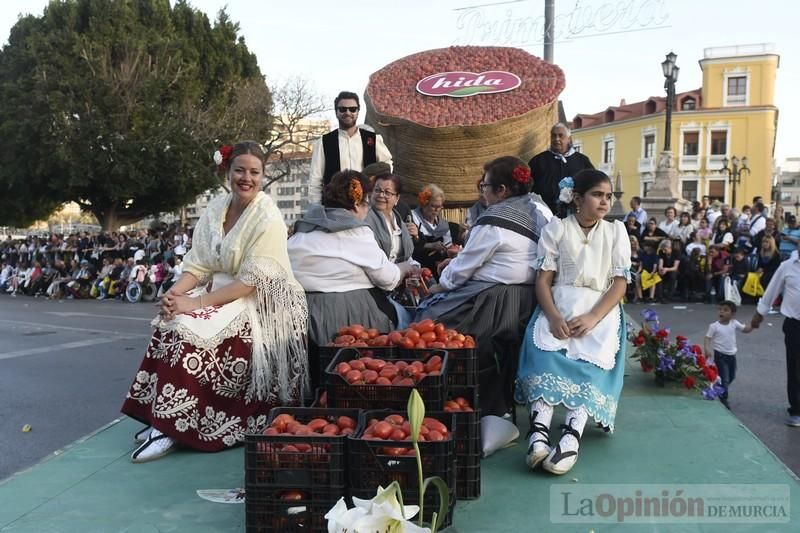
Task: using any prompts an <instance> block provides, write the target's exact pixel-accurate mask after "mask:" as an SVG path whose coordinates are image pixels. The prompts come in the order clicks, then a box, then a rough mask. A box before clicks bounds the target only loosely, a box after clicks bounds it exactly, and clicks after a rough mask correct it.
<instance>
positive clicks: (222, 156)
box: [214, 145, 233, 170]
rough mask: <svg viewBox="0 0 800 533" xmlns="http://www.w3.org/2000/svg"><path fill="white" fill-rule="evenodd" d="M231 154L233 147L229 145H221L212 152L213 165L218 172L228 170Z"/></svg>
mask: <svg viewBox="0 0 800 533" xmlns="http://www.w3.org/2000/svg"><path fill="white" fill-rule="evenodd" d="M232 153H233V146H230V145H222V146H220V147H219V149H218V150H217V151H216V152H214V163H215V164H216V165H217V169H218V170H226V169H227V168H228V163H229V162H230V160H231V154H232Z"/></svg>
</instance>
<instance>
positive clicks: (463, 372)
mask: <svg viewBox="0 0 800 533" xmlns="http://www.w3.org/2000/svg"><path fill="white" fill-rule="evenodd" d="M444 353H446V354H447V356H448V361H449V363H450V364H449V366H448V369H447V385H448V386H450V387H472V386H475V385H478V350H477V349H475V348H447V349H441V348H412V349H408V348H398V349H397V351H396V354H395V357H397V358H408V359H422V360H424V359H427V358H428V357H430V356H431V355H439V356H441V357H442V359H444V355H443V354H444Z"/></svg>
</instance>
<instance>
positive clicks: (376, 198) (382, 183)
mask: <svg viewBox="0 0 800 533" xmlns="http://www.w3.org/2000/svg"><path fill="white" fill-rule="evenodd" d="M402 192H403V189H402V187H401V184H400V179H399V178H397V176H394V175H393V174H381V175H379V176H377V177H376V178H375V185H374V186H373V188H372V198H371V202H370V204H371V205H370V207H371V208H370V210H369V213H368V214H367V220H366V222H367V225H369V227H370V229H371V230H372V233H374V234H375V240H376V241H378V245H379V246H380V247H381V250H383V252H384V253H385V254H386V256H387V257H388V258H389V261H391V262H392V263H402V262H404V261H408V259H409V258H410V257H411V254H412V253H413V252H414V241H413V239H414V238H416V237H417V236H418V234H419V230H418V228H417V226H416V224H407V223H405V222H403V220H402V219H401V218H400V214H399V213H398V212H397V211H396V210H395V207H396V206H397V202H398V201H399V199H400V195H401V194H402Z"/></svg>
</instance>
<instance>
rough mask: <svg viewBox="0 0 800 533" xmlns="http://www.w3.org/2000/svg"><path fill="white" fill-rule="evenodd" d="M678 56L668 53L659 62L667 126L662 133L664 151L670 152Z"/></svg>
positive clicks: (678, 69)
mask: <svg viewBox="0 0 800 533" xmlns="http://www.w3.org/2000/svg"><path fill="white" fill-rule="evenodd" d="M676 59H678V56H677V55H676V54H675V53H673V52H670V53H668V54H667V58H666V59H665V60H664V61H662V62H661V70H662V71H663V72H664V89H665V90H666V91H667V124H666V129H665V131H664V151H665V152H669V151H670V141H671V140H672V105H673V102H674V100H675V83H676V82H677V81H678V72H680V70H681V69H680V67H678V66H677V65H675V60H676Z"/></svg>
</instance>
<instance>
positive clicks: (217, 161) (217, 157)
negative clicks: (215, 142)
mask: <svg viewBox="0 0 800 533" xmlns="http://www.w3.org/2000/svg"><path fill="white" fill-rule="evenodd" d="M214 164H216V165H217V166H220V165H221V164H222V152H220V151H219V150H217V151H216V152H214Z"/></svg>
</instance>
